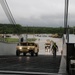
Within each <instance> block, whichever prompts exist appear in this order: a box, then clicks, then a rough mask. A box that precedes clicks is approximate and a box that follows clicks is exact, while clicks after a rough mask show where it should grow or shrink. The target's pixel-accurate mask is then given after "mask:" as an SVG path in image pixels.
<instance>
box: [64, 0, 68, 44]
mask: <svg viewBox="0 0 75 75" xmlns="http://www.w3.org/2000/svg"><path fill="white" fill-rule="evenodd" d="M68 6H69V0H65V13H64V34H66V39H67V43H68V42H69V36H68V35H69V34H68Z"/></svg>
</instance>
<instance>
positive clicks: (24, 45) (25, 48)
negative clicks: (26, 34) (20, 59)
mask: <svg viewBox="0 0 75 75" xmlns="http://www.w3.org/2000/svg"><path fill="white" fill-rule="evenodd" d="M38 52H39V46H38V44H37V43H33V42H20V43H18V44H17V47H16V55H17V56H19V55H20V53H23V55H24V56H25V55H26V54H27V53H30V54H31V56H34V54H35V55H36V56H38Z"/></svg>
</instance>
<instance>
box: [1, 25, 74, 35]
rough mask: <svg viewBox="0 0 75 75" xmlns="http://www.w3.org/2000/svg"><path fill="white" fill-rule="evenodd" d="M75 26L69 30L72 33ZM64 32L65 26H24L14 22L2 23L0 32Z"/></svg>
mask: <svg viewBox="0 0 75 75" xmlns="http://www.w3.org/2000/svg"><path fill="white" fill-rule="evenodd" d="M74 29H75V27H69V32H70V33H71V34H72V33H74ZM22 33H28V34H41V33H43V34H45V33H46V34H54V33H58V34H63V33H64V28H63V27H35V26H34V27H32V26H22V25H19V24H16V25H12V24H0V34H22Z"/></svg>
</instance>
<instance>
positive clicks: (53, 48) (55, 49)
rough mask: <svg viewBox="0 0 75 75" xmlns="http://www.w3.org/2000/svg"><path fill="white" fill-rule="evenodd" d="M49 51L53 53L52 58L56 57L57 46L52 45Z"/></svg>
mask: <svg viewBox="0 0 75 75" xmlns="http://www.w3.org/2000/svg"><path fill="white" fill-rule="evenodd" d="M51 50H52V52H53V56H54V57H56V52H57V51H58V46H57V45H56V43H54V44H53V46H52V49H51Z"/></svg>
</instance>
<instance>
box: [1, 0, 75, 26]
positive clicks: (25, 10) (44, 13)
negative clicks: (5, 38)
mask: <svg viewBox="0 0 75 75" xmlns="http://www.w3.org/2000/svg"><path fill="white" fill-rule="evenodd" d="M7 3H8V6H9V8H10V10H11V12H12V15H13V17H14V19H15V21H16V23H17V24H21V25H23V26H45V27H63V26H64V5H65V0H7ZM74 7H75V0H69V13H68V25H69V26H75V25H74V24H75V10H74V9H75V8H74ZM0 23H3V24H4V23H7V24H8V23H10V22H9V20H8V18H7V17H6V15H5V13H4V10H3V9H2V6H1V5H0Z"/></svg>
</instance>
